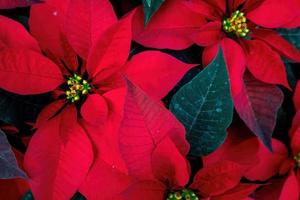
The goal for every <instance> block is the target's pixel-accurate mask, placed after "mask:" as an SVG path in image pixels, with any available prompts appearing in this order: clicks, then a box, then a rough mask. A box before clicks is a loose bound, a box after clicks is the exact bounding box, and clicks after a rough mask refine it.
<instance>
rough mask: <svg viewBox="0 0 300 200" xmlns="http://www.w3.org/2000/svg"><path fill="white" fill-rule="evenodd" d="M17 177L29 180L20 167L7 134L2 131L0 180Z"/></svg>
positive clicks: (0, 138) (0, 134)
mask: <svg viewBox="0 0 300 200" xmlns="http://www.w3.org/2000/svg"><path fill="white" fill-rule="evenodd" d="M16 177H22V178H27V176H26V174H25V173H24V172H23V171H22V170H21V169H20V168H19V167H18V163H17V160H16V157H15V155H14V152H13V151H12V150H11V147H10V144H9V143H8V140H7V138H6V136H5V133H3V132H2V131H1V130H0V178H1V179H9V178H16Z"/></svg>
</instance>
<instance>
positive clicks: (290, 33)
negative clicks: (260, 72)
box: [278, 28, 300, 62]
mask: <svg viewBox="0 0 300 200" xmlns="http://www.w3.org/2000/svg"><path fill="white" fill-rule="evenodd" d="M278 33H279V34H280V35H281V36H282V37H284V38H285V39H286V40H288V41H289V42H290V43H291V44H292V45H294V46H295V47H296V48H297V49H298V50H299V51H300V28H294V29H284V28H281V29H278ZM285 62H286V60H285ZM289 62H293V61H290V60H289Z"/></svg>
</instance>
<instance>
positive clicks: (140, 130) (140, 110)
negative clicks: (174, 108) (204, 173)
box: [120, 80, 187, 182]
mask: <svg viewBox="0 0 300 200" xmlns="http://www.w3.org/2000/svg"><path fill="white" fill-rule="evenodd" d="M124 108H125V110H124V118H123V121H122V124H121V127H120V151H121V153H122V155H123V158H124V160H125V162H126V164H127V167H128V169H129V174H130V175H132V176H135V177H138V178H139V179H141V180H156V177H155V172H153V159H154V158H153V157H152V153H153V151H154V150H155V149H156V148H157V146H158V145H159V144H160V143H162V142H163V141H164V140H168V137H169V135H183V134H184V133H183V132H178V129H177V128H176V124H177V123H179V122H178V121H177V120H176V118H175V117H174V116H173V115H172V114H171V113H170V112H169V111H168V110H166V109H165V108H164V107H163V105H161V104H160V103H158V102H156V101H154V100H152V99H151V98H149V97H147V96H146V95H145V94H144V93H143V92H142V91H141V90H140V89H139V88H137V87H136V86H135V85H133V84H132V83H131V82H130V81H128V80H127V95H126V100H125V106H124ZM170 142H171V141H170ZM166 148H167V147H166ZM170 156H172V155H170ZM181 156H182V155H181ZM185 173H187V172H185ZM173 182H176V179H175V181H173Z"/></svg>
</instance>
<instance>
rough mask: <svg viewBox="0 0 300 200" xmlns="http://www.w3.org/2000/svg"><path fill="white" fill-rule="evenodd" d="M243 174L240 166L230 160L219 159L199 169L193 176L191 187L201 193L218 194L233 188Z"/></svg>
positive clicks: (205, 194)
mask: <svg viewBox="0 0 300 200" xmlns="http://www.w3.org/2000/svg"><path fill="white" fill-rule="evenodd" d="M242 175H243V169H242V167H241V166H240V165H239V164H237V163H234V162H231V161H226V160H224V161H220V162H217V163H215V164H213V165H210V166H208V167H204V168H202V169H201V170H199V171H198V172H197V174H196V176H195V177H194V181H193V183H192V185H191V188H193V189H195V190H198V191H199V193H200V194H201V195H204V196H211V195H220V194H222V193H224V192H225V191H227V190H229V189H232V188H234V187H235V186H237V185H238V184H239V182H240V179H241V178H242Z"/></svg>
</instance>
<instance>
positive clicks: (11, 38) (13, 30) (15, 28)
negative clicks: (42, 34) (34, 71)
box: [0, 1, 40, 52]
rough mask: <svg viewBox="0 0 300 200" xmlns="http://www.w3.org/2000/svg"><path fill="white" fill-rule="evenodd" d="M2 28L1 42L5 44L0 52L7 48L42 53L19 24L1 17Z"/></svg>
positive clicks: (0, 30) (0, 25)
mask: <svg viewBox="0 0 300 200" xmlns="http://www.w3.org/2000/svg"><path fill="white" fill-rule="evenodd" d="M0 2H1V1H0ZM0 4H1V3H0ZM0 27H1V28H0V42H1V44H3V45H2V46H0V50H1V49H3V48H5V47H7V48H18V49H30V50H32V51H36V52H40V48H39V45H38V43H37V41H36V40H35V39H34V38H33V37H32V36H31V35H29V33H28V32H27V31H26V29H25V28H24V27H23V26H22V25H21V24H19V23H18V22H16V21H14V20H11V19H9V18H7V17H4V16H0Z"/></svg>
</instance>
